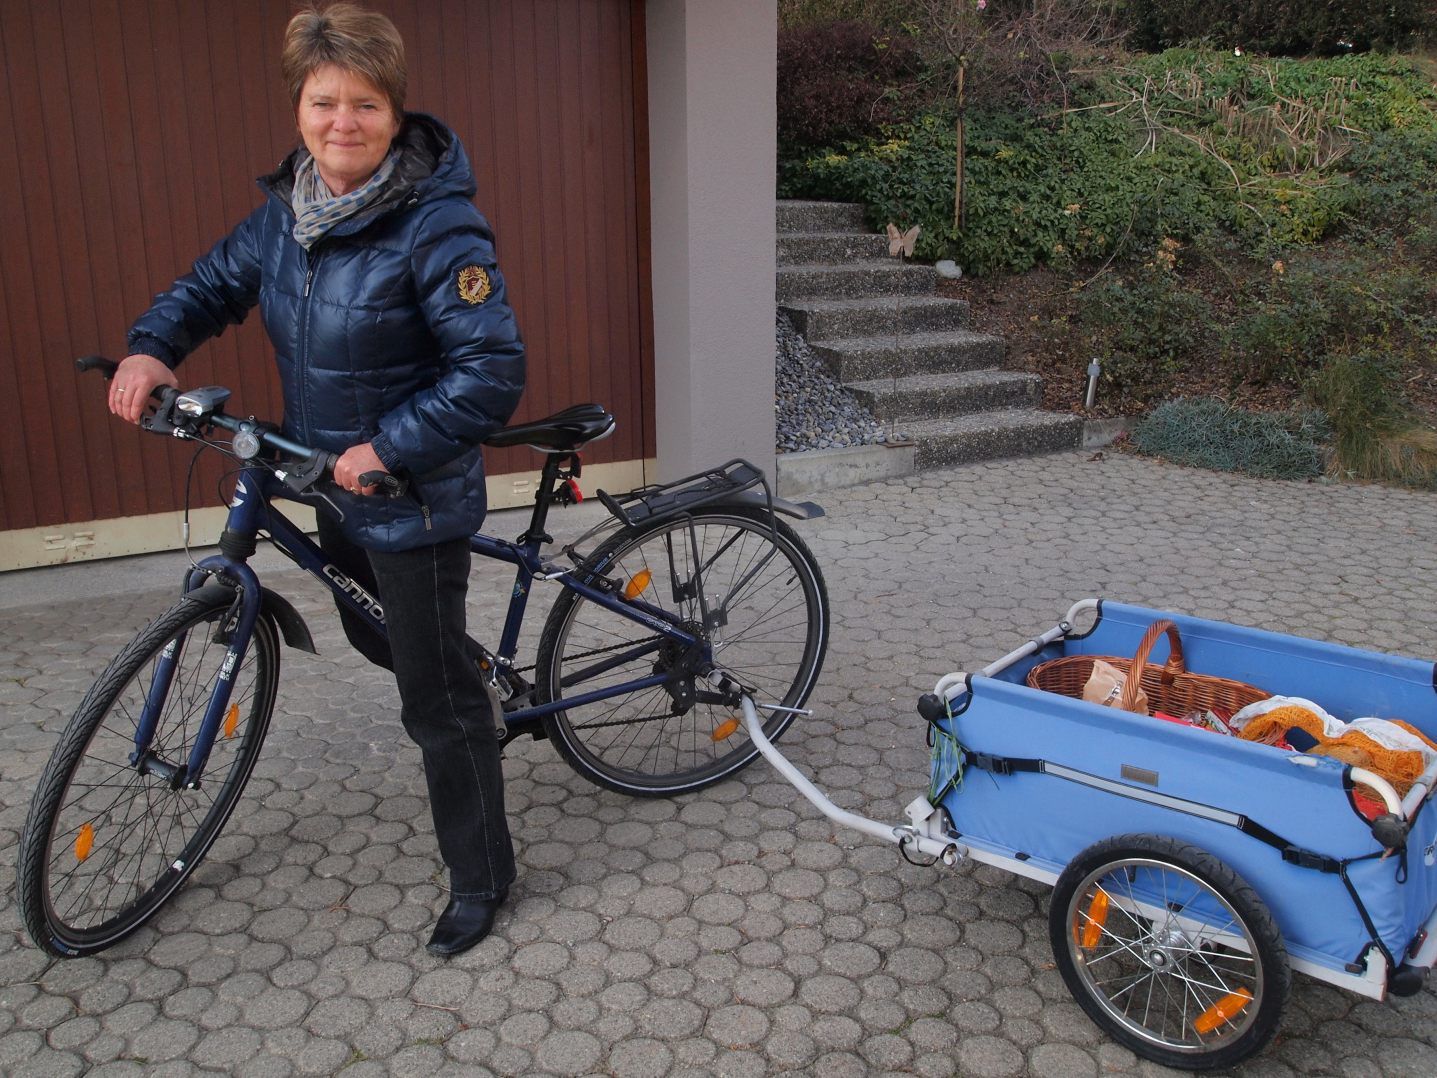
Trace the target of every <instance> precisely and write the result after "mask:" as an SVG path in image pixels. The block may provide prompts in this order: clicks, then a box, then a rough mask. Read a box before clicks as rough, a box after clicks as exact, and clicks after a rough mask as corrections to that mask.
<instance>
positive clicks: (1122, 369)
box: [1079, 239, 1223, 404]
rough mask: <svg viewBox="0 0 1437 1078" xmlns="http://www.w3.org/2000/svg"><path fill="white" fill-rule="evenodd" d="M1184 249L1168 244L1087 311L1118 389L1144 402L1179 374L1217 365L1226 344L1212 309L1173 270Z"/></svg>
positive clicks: (1103, 291)
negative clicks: (1195, 366) (1200, 367)
mask: <svg viewBox="0 0 1437 1078" xmlns="http://www.w3.org/2000/svg"><path fill="white" fill-rule="evenodd" d="M1178 248H1179V244H1178V243H1177V241H1175V240H1172V239H1166V240H1164V241H1162V242H1161V243H1160V244H1159V245H1158V248H1157V250H1156V251H1155V252H1154V254H1153V260H1152V261H1151V262H1149V263H1147V264H1146V265H1144V266H1143V267H1142V268H1141V269H1140V270H1139V271H1138V272H1136V273H1134V274H1132V275H1130V276H1128V277H1125V278H1117V279H1114V280H1108V281H1105V282H1104V283H1102V284H1099V285H1096V286H1094V287H1092V288H1089V289H1087V290H1086V291H1085V292H1084V293H1083V295H1082V298H1081V299H1080V303H1079V310H1080V314H1081V317H1082V321H1083V323H1084V325H1085V327H1086V328H1087V331H1088V338H1089V350H1090V351H1091V352H1093V353H1094V354H1095V355H1097V356H1099V357H1100V359H1101V362H1102V367H1103V376H1104V378H1105V379H1106V380H1107V381H1108V383H1109V386H1110V390H1109V391H1114V390H1115V391H1116V392H1117V393H1118V394H1119V396H1120V398H1121V399H1123V400H1126V401H1130V402H1132V403H1135V404H1144V403H1146V402H1148V401H1150V400H1152V399H1153V398H1154V397H1155V396H1157V395H1159V394H1161V393H1162V392H1163V391H1164V390H1165V389H1166V388H1167V386H1168V385H1169V383H1170V382H1171V380H1172V378H1173V376H1175V375H1176V374H1178V373H1179V372H1180V371H1182V370H1183V369H1185V368H1187V367H1189V366H1191V365H1196V364H1201V363H1212V362H1216V361H1217V358H1218V357H1219V356H1220V355H1221V354H1222V352H1223V338H1222V336H1221V330H1220V328H1219V327H1218V325H1217V320H1216V319H1215V318H1214V316H1213V310H1212V304H1211V303H1210V302H1209V301H1208V300H1207V298H1206V297H1204V296H1203V295H1201V294H1200V293H1198V292H1195V291H1192V290H1189V289H1187V288H1185V287H1184V286H1183V283H1182V281H1181V279H1180V278H1179V277H1178V275H1177V274H1176V273H1175V272H1173V270H1174V268H1175V262H1176V257H1177V251H1178Z"/></svg>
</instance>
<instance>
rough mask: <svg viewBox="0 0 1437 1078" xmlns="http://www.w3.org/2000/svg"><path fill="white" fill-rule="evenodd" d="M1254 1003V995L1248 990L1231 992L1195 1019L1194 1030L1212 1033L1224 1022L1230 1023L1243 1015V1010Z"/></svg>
mask: <svg viewBox="0 0 1437 1078" xmlns="http://www.w3.org/2000/svg"><path fill="white" fill-rule="evenodd" d="M1251 1002H1252V993H1251V992H1249V991H1248V990H1247V989H1246V988H1239V989H1238V990H1237V991H1236V992H1229V993H1228V994H1227V995H1225V996H1223V997H1222V999H1220V1000H1218V1001H1217V1002H1216V1003H1214V1004H1213V1005H1212V1006H1211V1007H1209V1008H1208V1009H1207V1010H1205V1011H1203V1012H1202V1014H1200V1015H1198V1016H1197V1018H1195V1019H1193V1029H1195V1030H1197V1031H1198V1032H1199V1033H1211V1032H1212V1031H1213V1030H1215V1029H1217V1027H1218V1026H1220V1025H1222V1024H1223V1023H1224V1022H1227V1021H1230V1020H1231V1019H1232V1018H1233V1017H1235V1016H1236V1015H1238V1014H1241V1013H1242V1009H1243V1008H1244V1007H1246V1006H1247V1005H1248V1004H1249V1003H1251Z"/></svg>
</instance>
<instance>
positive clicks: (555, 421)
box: [484, 404, 614, 453]
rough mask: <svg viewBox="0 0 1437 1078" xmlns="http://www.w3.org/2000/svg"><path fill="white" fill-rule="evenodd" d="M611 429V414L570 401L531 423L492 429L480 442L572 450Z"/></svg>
mask: <svg viewBox="0 0 1437 1078" xmlns="http://www.w3.org/2000/svg"><path fill="white" fill-rule="evenodd" d="M613 432H614V417H613V416H611V415H610V414H609V413H608V411H606V410H605V409H604V408H602V407H600V406H599V405H597V404H572V405H570V406H569V407H568V408H565V409H564V410H563V411H562V412H555V413H554V414H553V415H551V416H545V417H544V418H543V419H536V420H534V422H532V423H520V424H518V425H517V426H513V427H505V428H504V429H503V430H501V431H495V432H494V433H493V434H491V435H489V437H487V438H485V439H484V444H485V445H489V446H493V447H494V448H496V449H501V448H503V447H505V446H510V445H527V446H532V447H533V448H535V449H537V450H539V451H540V452H542V453H572V452H574V450H576V449H578V448H579V447H580V446H582V445H587V444H588V443H589V442H596V441H598V440H599V439H600V438H606V437H608V436H609V435H610V434H612V433H613Z"/></svg>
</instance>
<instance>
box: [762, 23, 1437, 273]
mask: <svg viewBox="0 0 1437 1078" xmlns="http://www.w3.org/2000/svg"><path fill="white" fill-rule="evenodd" d="M1153 122H1156V123H1157V124H1158V125H1159V126H1158V127H1156V128H1155V127H1153V126H1150V125H1151V123H1153ZM965 145H966V154H967V157H966V173H965V174H966V182H967V189H966V201H967V213H966V222H965V227H964V228H963V229H961V230H960V229H958V228H956V227H955V226H954V222H953V186H954V168H955V160H956V153H957V137H956V133H955V129H954V124H953V121H952V119H951V118H948V117H940V116H934V115H930V116H925V117H921V118H919V119H917V120H916V121H914V122H912V123H908V124H903V125H898V126H895V127H893V128H891V129H889V130H888V132H887V133H886V137H884V138H875V139H870V140H866V141H863V142H859V143H850V144H847V145H844V146H842V147H838V148H835V149H830V150H825V151H819V152H815V153H811V154H803V153H795V152H793V151H792V150H790V151H789V152H787V153H783V152H781V164H780V173H779V189H780V194H781V195H783V196H785V197H805V198H833V199H840V200H844V201H857V202H862V203H864V204H865V205H867V207H868V210H869V216H870V218H871V220H872V221H873V223H874V224H875V225H879V226H881V225H882V224H884V223H886V222H888V221H894V222H897V223H899V224H902V225H904V226H907V225H909V224H921V225H922V226H923V233H922V235H921V237H920V239H919V247H918V256H919V257H921V258H926V259H937V258H944V257H951V258H956V259H957V260H958V261H959V262H960V263H961V264H962V265H963V266H964V268H965V269H966V270H968V271H970V272H974V273H978V274H985V273H992V272H997V271H1013V272H1017V271H1022V270H1026V269H1030V268H1032V267H1033V266H1035V265H1039V264H1044V263H1059V264H1061V263H1064V262H1068V261H1071V260H1074V259H1093V258H1107V257H1109V256H1110V255H1112V254H1114V253H1115V252H1116V253H1117V254H1119V255H1122V256H1126V257H1136V258H1139V259H1145V258H1149V257H1151V256H1152V254H1153V252H1154V251H1155V250H1156V249H1157V245H1158V244H1159V243H1160V242H1161V241H1162V240H1163V239H1164V238H1172V239H1176V240H1180V241H1183V242H1188V241H1191V240H1194V239H1197V238H1199V237H1202V236H1207V235H1210V234H1213V233H1216V232H1222V233H1226V234H1228V235H1230V236H1232V237H1235V238H1236V239H1237V240H1238V241H1239V242H1240V243H1241V244H1242V245H1243V246H1244V247H1245V248H1246V249H1248V250H1250V251H1253V252H1255V253H1257V252H1263V251H1270V250H1273V249H1279V248H1281V247H1283V246H1285V245H1290V244H1294V243H1298V244H1301V243H1310V242H1313V241H1315V240H1318V239H1321V238H1323V237H1324V236H1328V235H1331V234H1332V233H1333V232H1334V231H1335V230H1337V229H1338V228H1339V227H1341V226H1342V225H1343V224H1344V223H1345V222H1347V221H1348V220H1351V219H1355V218H1354V215H1355V214H1368V215H1371V217H1372V218H1373V219H1375V218H1376V217H1377V216H1378V215H1380V214H1384V213H1385V212H1386V211H1385V210H1383V208H1382V207H1383V205H1384V204H1392V203H1394V202H1395V203H1396V204H1397V205H1398V208H1399V209H1400V210H1401V212H1403V213H1406V214H1409V215H1410V214H1418V215H1420V214H1422V213H1423V212H1425V209H1424V208H1425V207H1427V206H1430V204H1431V201H1432V199H1431V191H1432V183H1433V179H1432V169H1431V167H1430V163H1431V162H1432V161H1433V160H1434V157H1437V92H1434V90H1433V87H1432V84H1431V82H1430V81H1429V80H1428V79H1426V78H1424V77H1423V76H1422V74H1421V73H1420V72H1419V71H1418V70H1417V69H1416V68H1415V67H1414V65H1413V64H1412V63H1411V62H1410V61H1407V60H1404V59H1401V58H1390V57H1379V56H1349V57H1343V58H1338V59H1333V60H1321V61H1306V62H1302V61H1288V60H1269V61H1256V60H1251V59H1248V58H1245V57H1234V56H1231V55H1223V54H1217V53H1211V52H1208V53H1203V52H1196V51H1193V50H1171V51H1169V52H1167V53H1164V54H1162V55H1160V56H1154V57H1144V58H1141V59H1138V60H1136V61H1135V62H1133V63H1131V64H1129V65H1125V66H1122V67H1118V68H1114V70H1113V71H1112V72H1111V73H1110V76H1109V77H1108V78H1107V80H1106V83H1105V85H1104V86H1103V88H1102V94H1101V100H1097V101H1090V102H1088V103H1087V104H1086V105H1081V106H1080V107H1079V109H1078V110H1077V111H1071V112H1068V113H1066V114H1060V115H1055V116H1049V117H1034V116H1023V115H1016V114H1013V113H992V112H989V113H974V114H971V115H970V116H969V117H968V118H967V136H966V139H965ZM1379 145H1380V146H1381V147H1382V151H1383V152H1382V153H1381V154H1377V153H1375V152H1373V151H1374V148H1375V147H1377V146H1379ZM1393 156H1395V157H1396V158H1397V159H1399V160H1400V161H1402V162H1403V163H1404V169H1406V171H1405V174H1403V173H1399V172H1398V171H1397V170H1395V169H1392V168H1387V167H1385V166H1384V161H1385V160H1387V159H1389V158H1390V157H1393ZM1394 188H1395V189H1398V190H1394Z"/></svg>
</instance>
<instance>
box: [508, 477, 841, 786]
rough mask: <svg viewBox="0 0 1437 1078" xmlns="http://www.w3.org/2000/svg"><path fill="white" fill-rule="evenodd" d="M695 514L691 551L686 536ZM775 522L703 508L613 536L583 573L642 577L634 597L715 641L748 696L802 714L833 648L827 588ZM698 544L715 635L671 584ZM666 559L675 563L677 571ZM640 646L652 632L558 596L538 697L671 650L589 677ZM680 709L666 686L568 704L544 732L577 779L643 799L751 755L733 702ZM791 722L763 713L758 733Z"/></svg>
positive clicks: (629, 674)
mask: <svg viewBox="0 0 1437 1078" xmlns="http://www.w3.org/2000/svg"><path fill="white" fill-rule="evenodd" d="M690 519H692V522H693V528H694V532H693V537H694V539H696V543H695V542H691V538H690V533H689V531H688V527H689V521H690ZM774 524H775V525H776V526H775V527H774V528H773V529H772V530H770V527H769V520H768V518H767V516H766V515H764V514H761V513H759V512H756V511H753V510H750V509H747V508H746V507H729V506H721V505H720V506H711V507H705V508H703V509H700V510H697V511H695V512H694V513H693V514H692V515H691V517H690V516H681V517H676V518H670V519H668V520H664V521H660V522H657V523H654V524H650V525H640V526H638V527H634V528H626V529H624V530H623V531H620V532H618V533H616V534H615V535H613V536H611V537H610V538H609V539H608V540H607V541H605V542H604V543H603V544H602V545H601V546H600V547H599V548H598V549H597V550H595V552H594V554H593V557H592V559H591V560H590V562H589V566H590V568H591V569H592V570H593V572H594V573H596V574H601V575H603V576H606V577H608V578H610V579H620V580H621V581H622V582H627V581H632V580H635V579H636V578H637V577H638V576H639V574H641V573H642V572H643V571H644V570H647V571H648V572H650V573H651V574H652V579H651V581H650V583H649V586H648V587H647V588H645V589H644V590H643V592H642V598H643V599H644V600H645V601H647V602H648V603H650V604H652V605H653V606H656V607H659V608H661V609H663V610H665V611H667V612H668V613H669V614H670V615H671V616H676V617H678V618H679V619H680V620H681V621H684V622H687V623H689V624H690V626H691V627H693V628H694V631H695V632H699V633H702V634H703V635H704V636H705V638H706V639H708V640H709V641H710V642H711V643H712V644H713V646H714V658H715V661H716V662H717V663H718V665H719V666H721V667H722V668H723V669H725V670H728V671H730V672H731V673H732V674H733V675H734V676H735V677H737V678H738V679H739V680H740V681H741V682H743V683H744V684H745V685H748V686H750V687H753V688H755V689H757V690H758V692H759V698H756V702H768V703H776V704H782V705H783V706H785V707H794V708H797V707H802V706H803V703H804V701H805V700H807V699H808V695H809V693H810V692H812V690H813V686H814V683H815V682H816V681H817V679H818V674H819V671H820V670H821V669H822V667H823V659H824V655H825V653H826V651H827V648H828V629H829V614H828V591H827V588H826V586H825V584H824V580H823V573H822V572H821V571H820V569H819V567H818V563H817V562H816V561H815V560H814V557H813V554H812V552H811V551H810V550H809V549H808V547H807V546H806V545H805V544H804V542H803V540H801V539H800V538H799V537H798V536H797V535H796V534H795V533H794V531H793V529H792V528H790V527H789V526H788V525H787V524H785V523H784V522H783V521H774ZM670 540H677V541H676V542H670ZM775 540H776V542H775ZM695 545H696V546H697V549H698V552H699V558H700V562H699V564H700V565H704V564H705V563H707V567H706V568H705V571H704V580H705V588H704V593H705V596H706V599H707V602H708V606H709V610H710V614H711V617H712V615H713V612H714V611H715V610H716V609H718V608H719V607H720V606H722V607H723V608H724V609H725V610H726V612H727V623H726V624H724V625H721V626H717V630H718V631H717V633H715V632H713V631H705V630H702V629H700V628H698V623H699V622H700V621H701V614H700V609H699V603H698V600H697V598H696V597H691V598H679V597H678V596H676V594H675V585H674V579H675V577H679V578H686V574H687V567H688V566H689V565H690V564H692V559H693V548H694V546H695ZM670 551H672V552H673V554H674V556H675V558H676V559H677V560H676V561H674V562H673V563H672V564H673V566H674V568H673V569H672V570H671V563H670ZM770 551H772V552H773V554H772V556H769V552H770ZM755 569H757V572H756V573H755V572H753V570H755ZM725 588H729V589H733V591H732V592H731V593H730V592H727V591H724V590H723V589H725ZM646 639H647V640H657V639H658V637H657V634H654V633H653V632H652V631H651V630H648V629H645V628H644V627H643V626H642V625H640V624H638V623H636V622H631V621H628V620H626V619H623V618H620V617H617V616H615V615H614V614H613V613H611V612H610V611H608V610H605V609H604V608H603V607H601V606H599V605H598V604H596V603H593V602H590V601H589V600H587V599H585V598H583V596H581V595H579V594H578V593H577V592H574V591H569V590H565V591H563V592H562V593H561V594H560V595H559V597H558V599H557V600H556V601H555V603H554V606H553V608H552V609H551V610H550V611H549V616H548V619H547V620H546V621H545V623H544V630H543V634H542V635H541V637H540V640H539V652H538V662H537V664H536V665H537V674H536V677H535V682H536V685H537V687H538V689H539V695H540V696H541V697H542V698H543V701H544V702H558V701H560V700H562V699H563V698H564V696H565V694H566V693H567V695H568V696H570V697H573V696H576V695H578V694H579V693H581V692H585V691H589V690H591V689H596V688H601V687H603V686H605V685H609V684H614V683H617V682H623V681H632V680H635V679H637V678H639V677H643V676H646V675H649V674H653V673H655V672H660V671H662V670H664V669H667V667H666V666H665V664H666V663H668V662H670V660H671V659H672V656H669V657H666V656H665V655H664V654H663V653H662V652H661V653H660V654H658V655H655V654H647V655H644V656H641V657H638V658H635V659H634V660H632V661H631V662H627V663H625V664H623V665H622V666H619V667H617V668H615V669H612V670H604V671H603V672H602V673H599V674H596V675H595V676H593V677H589V678H586V677H584V676H583V672H584V670H585V669H586V668H585V666H584V665H583V663H584V661H585V658H586V656H594V655H596V654H599V655H614V654H615V653H616V652H620V651H624V650H625V649H626V648H627V647H629V646H632V645H634V644H638V643H640V642H642V641H644V640H646ZM599 661H600V662H602V661H604V660H602V659H601V660H599ZM594 665H596V664H590V666H589V667H588V669H593V667H594ZM566 681H567V682H569V684H567V685H566V684H565V682H566ZM708 687H709V686H707V685H704V684H700V685H699V688H704V689H706V688H708ZM675 710H676V705H675V701H674V699H673V697H672V696H671V695H670V694H669V692H668V691H667V690H666V689H664V688H663V687H655V688H650V689H647V690H643V691H641V692H639V693H636V694H630V695H628V696H620V697H616V698H613V699H610V700H603V701H599V702H597V703H591V704H587V705H581V706H579V707H570V708H566V709H565V710H563V711H560V712H557V713H555V714H554V715H551V716H548V717H546V718H545V719H544V726H545V730H546V732H547V734H548V736H549V739H550V740H551V741H553V743H554V745H555V746H556V747H557V748H558V750H559V752H560V753H561V754H562V755H563V757H564V759H565V760H566V761H567V762H568V763H569V764H570V765H571V766H572V767H573V768H574V769H575V770H576V771H578V772H579V774H581V775H583V776H584V777H585V778H587V779H589V780H590V781H591V782H594V783H595V784H597V785H599V786H602V787H604V788H605V789H609V790H616V791H619V792H621V793H627V794H631V795H634V796H639V797H667V796H670V795H673V794H678V793H687V792H690V791H693V790H699V789H702V788H703V787H705V786H709V785H711V784H713V783H715V782H719V781H721V780H722V779H724V778H727V777H728V776H729V775H732V774H734V773H735V772H737V771H739V770H740V769H742V768H744V767H746V766H747V765H748V764H750V763H752V762H753V760H754V759H755V757H757V755H758V749H757V748H756V747H755V746H754V745H753V743H752V742H751V741H750V740H749V738H748V735H747V733H746V732H745V730H744V727H743V724H742V715H741V714H740V713H739V712H738V711H737V709H736V708H723V707H721V706H719V705H717V704H712V703H705V702H695V703H692V704H691V705H690V706H689V707H687V708H686V709H684V710H683V712H682V714H673V712H674V711H675ZM793 719H794V716H793V714H792V713H789V712H770V713H768V716H767V718H766V719H765V722H764V733H765V734H766V735H767V736H768V737H769V738H770V739H777V738H778V737H779V735H781V734H782V733H783V732H784V731H785V730H786V729H788V727H789V726H790V725H791V724H792V722H793ZM720 735H723V736H720Z"/></svg>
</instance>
